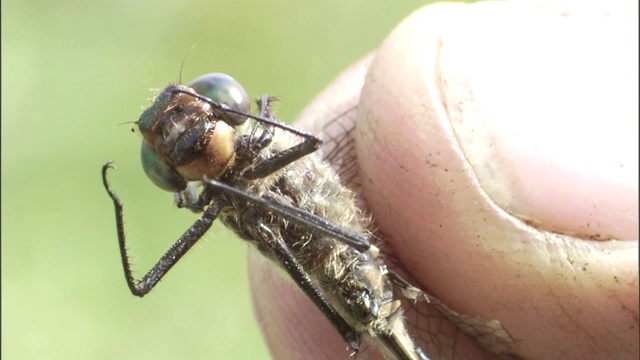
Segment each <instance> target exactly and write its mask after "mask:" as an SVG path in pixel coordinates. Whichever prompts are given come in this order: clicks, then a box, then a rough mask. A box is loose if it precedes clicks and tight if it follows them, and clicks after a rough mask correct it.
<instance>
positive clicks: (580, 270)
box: [249, 4, 639, 359]
mask: <svg viewBox="0 0 640 360" xmlns="http://www.w3.org/2000/svg"><path fill="white" fill-rule="evenodd" d="M491 6H497V7H498V8H487V7H491ZM479 7H480V9H478V7H476V10H471V11H470V10H468V9H470V8H474V6H466V5H440V6H431V7H427V8H425V9H423V10H420V11H418V12H416V13H415V14H413V15H412V16H411V17H410V18H409V19H407V20H406V21H405V22H404V23H403V24H401V25H400V26H399V27H398V28H397V29H396V30H395V31H394V32H393V33H392V35H391V36H390V37H389V38H388V39H387V40H386V41H385V43H384V44H383V45H382V47H381V48H380V49H379V50H378V51H377V53H376V54H375V58H374V59H373V63H372V64H371V65H370V68H369V61H371V58H368V59H366V60H364V61H363V62H361V63H359V64H357V65H355V66H354V68H352V69H350V70H348V71H347V72H345V74H343V75H342V76H341V77H340V78H339V79H338V80H337V81H336V83H334V84H333V85H332V86H331V87H330V88H329V89H328V90H327V91H325V92H324V93H323V94H321V95H320V96H319V97H318V98H316V99H315V100H314V102H313V103H312V104H311V105H310V107H309V108H308V109H307V111H305V112H304V113H303V115H302V119H301V122H299V124H301V126H302V127H304V128H306V129H309V130H311V131H314V132H315V133H320V131H319V130H320V129H322V121H323V120H324V121H326V120H329V119H331V118H332V116H331V114H332V113H340V109H344V108H345V107H348V106H350V105H351V104H353V103H355V102H357V101H358V98H359V94H360V90H359V86H360V84H361V82H362V81H363V77H365V76H366V84H365V87H364V89H363V90H362V98H361V99H360V100H359V101H360V109H359V112H358V118H357V121H358V123H357V127H356V133H355V135H354V136H355V139H356V144H357V150H358V160H359V169H360V179H359V183H360V184H361V185H362V193H363V196H364V198H365V199H366V206H367V209H368V210H369V211H370V212H371V213H372V214H373V216H374V218H375V221H376V225H377V226H379V228H380V230H381V232H382V233H383V234H385V240H386V241H387V242H388V243H389V244H390V246H391V247H393V249H394V250H395V252H396V253H397V255H398V257H399V258H400V259H401V261H402V263H403V264H404V266H405V267H406V268H407V269H408V270H409V272H411V273H412V274H413V275H414V276H415V277H416V278H417V279H418V281H419V284H420V285H421V286H422V287H423V288H425V289H428V290H429V291H430V292H432V293H434V294H435V295H437V296H438V297H439V298H440V299H441V300H443V301H444V302H445V303H446V304H447V305H449V306H450V307H451V308H454V309H455V310H457V311H459V312H461V313H466V314H473V315H476V316H481V317H483V318H486V319H499V320H500V321H501V322H502V323H503V325H504V326H505V327H506V328H507V329H508V331H509V332H510V333H511V335H512V337H513V338H514V339H515V340H516V344H515V345H513V347H512V348H511V350H512V352H513V353H514V354H517V355H518V356H520V357H523V358H528V359H552V358H567V359H571V358H573V359H583V358H619V359H626V358H629V359H632V358H637V357H638V348H639V345H638V336H637V334H638V242H637V239H631V240H628V241H592V240H589V239H591V238H592V237H590V234H589V233H587V232H586V231H585V229H584V228H581V227H580V226H579V225H575V224H579V221H575V222H573V220H572V221H562V222H558V221H556V222H555V223H553V224H549V222H550V221H547V220H545V219H555V218H559V219H566V217H565V216H564V215H562V214H566V213H568V212H571V213H576V212H577V211H580V209H577V210H576V209H575V208H574V209H572V210H571V211H568V210H566V209H564V208H563V207H562V206H563V204H564V203H567V204H570V203H571V196H578V195H576V192H572V191H569V190H571V189H569V190H567V192H566V193H564V192H563V194H562V196H561V198H562V199H566V200H567V201H560V202H559V201H557V198H558V197H560V196H551V195H553V193H551V195H549V194H548V193H547V194H545V193H541V192H539V191H537V189H536V184H540V183H545V182H548V178H549V176H557V177H558V179H557V182H558V183H560V184H565V185H564V186H568V187H572V186H573V184H575V180H571V179H572V178H571V176H574V177H576V172H571V173H560V174H557V172H555V173H551V174H545V176H543V177H540V178H539V179H536V178H533V177H532V176H530V177H529V179H527V181H530V183H527V184H526V186H524V185H522V180H521V179H518V177H517V176H512V174H514V173H519V172H527V171H528V172H529V173H531V172H534V173H535V171H532V170H531V169H532V168H533V166H532V165H531V162H530V161H523V160H522V159H525V157H523V156H522V154H521V153H518V152H516V151H513V152H514V153H515V155H513V156H512V159H510V160H504V161H502V162H500V161H498V160H496V162H500V164H499V165H500V166H503V168H502V169H504V168H506V169H507V170H505V171H504V174H506V176H507V177H508V181H507V182H506V184H507V185H506V186H493V187H491V184H492V183H493V184H495V183H496V182H497V181H493V180H491V179H489V180H487V177H486V174H483V172H482V169H481V166H480V163H479V162H478V160H477V159H478V156H477V154H474V153H473V152H474V151H476V150H477V148H474V147H473V146H469V144H468V143H467V142H468V139H467V138H466V137H465V134H466V133H465V131H467V129H461V127H460V125H459V123H460V117H456V116H455V115H456V114H455V112H454V111H453V110H456V109H455V108H454V106H455V104H456V101H458V100H460V99H459V98H458V97H456V96H459V94H460V93H461V92H462V93H463V94H464V92H465V91H468V92H469V93H473V92H474V91H476V93H480V90H479V89H478V88H477V87H476V88H474V87H473V86H474V85H475V86H477V83H474V82H473V81H471V80H474V79H475V80H477V78H478V77H477V75H476V73H475V72H474V71H478V72H480V73H483V72H484V74H485V75H486V74H487V73H488V72H490V71H493V70H495V69H492V68H491V67H484V68H480V69H478V68H477V67H475V66H474V59H467V60H468V63H465V62H464V61H460V58H461V57H463V54H460V53H458V52H457V51H461V50H460V49H462V50H464V49H468V46H467V45H466V44H464V43H462V44H460V43H455V41H461V39H462V40H464V38H465V36H464V33H463V31H462V33H463V34H462V35H461V31H460V30H459V29H465V28H466V29H470V30H468V31H470V32H472V33H473V35H475V36H474V41H476V42H475V43H474V46H478V47H479V48H491V49H496V48H497V46H496V44H495V43H491V40H492V38H491V37H486V39H485V41H486V42H487V44H484V45H483V44H478V43H477V42H478V41H481V40H482V38H483V37H482V36H480V35H478V32H480V30H479V29H482V27H483V26H486V24H487V23H494V24H495V23H498V22H499V21H500V20H501V19H504V18H509V16H511V17H513V18H517V16H521V15H522V14H523V11H522V9H518V8H516V9H512V8H509V5H507V6H503V5H496V4H486V5H479ZM482 7H484V8H482ZM535 11H539V12H540V14H542V15H541V16H557V17H566V16H567V14H574V12H572V11H571V9H563V8H549V9H533V10H532V9H526V11H525V12H524V13H525V14H526V15H527V19H529V18H530V17H531V15H530V14H531V12H535ZM594 11H595V10H594ZM583 13H584V12H577V15H580V14H583ZM533 17H535V16H533ZM572 19H573V18H572ZM556 20H557V21H562V19H560V20H558V19H556ZM474 21H476V22H477V24H475V25H474ZM522 22H523V23H524V20H522ZM516 23H518V21H516ZM483 24H485V25H483ZM587 24H588V23H587ZM571 26H577V25H575V24H572V25H571ZM569 29H571V27H569ZM526 30H527V28H526V27H525V26H523V28H522V29H517V28H510V32H513V33H517V31H526ZM556 30H557V29H556ZM612 31H616V30H615V29H613V30H612ZM576 33H579V32H576ZM547 35H548V34H547ZM540 36H541V37H542V38H544V34H541V35H540ZM612 36H615V34H613V35H612ZM468 37H471V34H469V35H468ZM449 39H455V41H454V40H451V43H446V41H448V40H449ZM552 39H553V37H551V38H549V39H547V41H551V40H552ZM496 41H498V40H496ZM443 43H444V45H443ZM498 45H499V44H498ZM532 46H533V45H532ZM539 46H540V48H539V49H534V50H535V51H539V52H544V51H545V50H546V48H545V43H544V42H541V43H540V44H539ZM547 46H548V44H547ZM507 50H508V49H507ZM534 50H532V49H528V51H534ZM518 51H523V50H522V49H520V50H518ZM465 55H466V54H465ZM507 55H508V53H507ZM572 55H575V54H572V52H571V51H567V53H565V54H562V56H563V57H564V58H567V57H570V56H572ZM525 60H526V59H524V60H522V61H525ZM587 60H588V59H584V58H582V59H579V61H581V62H585V61H587ZM453 61H456V62H455V63H452V62H453ZM576 61H578V60H576ZM565 63H566V64H569V65H570V64H572V62H571V61H567V62H565ZM539 65H540V64H538V63H532V64H526V63H524V64H522V66H521V67H522V68H524V69H527V71H528V72H533V74H528V75H529V76H530V77H532V78H535V77H536V76H538V77H548V78H549V83H551V84H554V83H556V84H557V83H562V81H563V80H566V81H568V82H569V84H571V83H570V81H569V80H570V79H569V80H567V79H563V78H562V75H563V72H562V67H561V66H558V65H557V64H556V65H555V66H556V67H557V68H555V67H552V68H551V69H550V68H548V67H547V68H545V67H543V66H539ZM561 65H562V64H561ZM589 66H591V67H592V68H593V69H594V72H598V71H599V70H597V69H598V67H599V66H601V67H605V68H606V66H607V65H606V64H599V63H597V62H595V61H594V63H593V64H590V65H589ZM452 69H453V70H452ZM552 71H553V72H552ZM601 71H605V70H601ZM551 72H552V75H551ZM474 76H475V77H474ZM499 76H504V74H502V73H500V72H499V71H497V72H496V73H490V74H489V75H486V77H487V78H490V79H494V80H495V81H496V82H498V83H499V82H500V79H499ZM506 76H512V75H511V74H506ZM631 78H634V77H631ZM469 79H471V80H469ZM635 79H637V77H635ZM465 80H469V81H468V84H465ZM503 81H504V80H503ZM635 81H636V82H637V80H635ZM460 83H463V84H465V86H468V88H465V87H459V84H460ZM541 83H544V82H541ZM481 85H482V83H481ZM516 85H518V82H515V85H513V86H516ZM621 85H624V84H621ZM456 86H458V87H456ZM520 86H522V87H523V89H522V91H519V89H517V88H513V87H511V88H508V89H500V88H491V89H490V93H491V94H493V95H494V96H497V97H500V98H501V99H504V101H505V102H510V101H512V102H517V103H519V104H525V105H526V104H527V101H529V102H530V104H529V105H528V108H533V107H544V102H543V101H544V99H540V98H528V99H520V98H518V96H522V95H521V94H523V93H527V94H531V93H534V94H535V91H530V90H531V89H526V87H527V86H531V84H530V83H522V84H520ZM636 87H637V86H636ZM469 89H471V90H469ZM544 91H545V89H540V93H543V92H544ZM519 94H520V95H519ZM610 100H611V99H610ZM474 105H475V104H474ZM482 105H483V104H480V105H478V107H482ZM551 105H552V104H547V108H548V107H550V106H551ZM555 105H556V106H557V105H558V104H555ZM561 105H562V103H560V106H561ZM520 108H521V107H520ZM555 110H557V111H556V112H554V113H557V112H558V111H564V113H563V114H570V112H571V108H569V109H562V108H559V109H555ZM509 111H515V112H514V113H510V114H508V115H509V119H513V120H512V121H517V120H518V119H521V118H523V116H521V114H519V113H518V112H517V111H518V108H515V109H509ZM587 115H588V113H587V114H586V115H585V114H580V116H581V118H582V121H590V120H589V119H584V117H585V116H587ZM618 115H619V116H632V115H633V114H631V115H629V114H618ZM636 118H637V116H636ZM571 119H572V117H571V116H565V120H566V121H568V120H571ZM557 121H563V119H562V117H560V118H559V119H558V120H557ZM593 121H596V120H593ZM491 124H492V123H491V122H489V126H491ZM623 126H624V123H623ZM563 129H568V130H567V131H570V130H571V128H570V127H564V128H563ZM489 131H493V130H491V129H490V130H489ZM574 135H575V133H571V132H569V133H567V134H566V139H568V140H570V139H572V138H575V136H574ZM636 139H637V138H636ZM598 140H601V139H598ZM632 141H633V139H632ZM632 145H633V144H632ZM575 146H579V144H578V145H575ZM600 146H603V147H605V148H606V147H607V144H601V143H600ZM635 147H636V148H637V140H636V145H635ZM567 149H571V145H569V146H568V147H567ZM558 151H562V147H559V148H558V149H556V153H557V152H558ZM507 152H509V151H507ZM558 158H562V156H558ZM514 159H515V160H514ZM548 162H551V163H553V164H554V166H556V167H560V168H563V166H562V163H561V162H560V163H559V162H558V161H557V159H549V160H548ZM514 163H515V164H516V165H521V167H520V168H517V167H515V166H514V165H513V164H514ZM505 164H506V165H505ZM543 164H544V163H543ZM534 165H536V166H538V167H539V166H540V163H539V162H538V163H536V164H534ZM567 165H568V164H567ZM571 166H572V167H574V166H575V164H573V163H572V164H571ZM587 166H588V163H587ZM514 169H515V170H514ZM592 173H593V171H592V169H591V168H586V169H580V171H578V172H577V174H579V175H580V176H583V177H584V176H590V175H589V174H592ZM504 174H502V175H504ZM531 178H533V179H531ZM636 178H637V176H636ZM608 179H609V184H607V183H606V182H605V183H604V184H603V182H602V181H600V182H594V183H595V184H597V186H598V187H603V186H615V184H616V183H615V182H616V181H617V183H619V182H620V181H622V182H623V183H625V184H628V183H629V182H626V181H624V179H623V180H620V179H619V178H613V177H608ZM605 180H606V179H605ZM536 181H538V182H536ZM611 182H614V184H613V185H611V184H610V183H611ZM488 184H489V185H488ZM528 190H530V191H529V192H528ZM536 191H537V192H536ZM625 191H626V192H627V193H628V194H630V195H627V196H622V197H621V198H622V199H623V200H620V201H612V202H610V203H604V202H603V201H601V198H598V197H596V198H595V199H592V200H591V201H593V202H595V203H597V204H605V205H607V206H609V207H611V208H613V209H619V208H620V207H625V206H626V207H627V208H630V209H631V210H630V211H631V215H629V216H630V217H632V218H635V219H637V217H638V214H637V201H636V202H635V203H633V202H632V203H631V204H630V205H629V204H623V205H620V203H621V202H624V201H626V199H627V198H635V199H637V195H636V196H635V197H634V196H633V194H634V191H635V194H637V184H636V185H635V188H634V187H631V188H630V189H629V188H626V189H625ZM505 193H507V195H504V194H505ZM532 193H533V195H532ZM587 193H589V192H587ZM594 193H595V191H594ZM580 196H584V194H582V195H580ZM598 196H600V195H598ZM504 198H508V199H509V198H513V199H516V200H518V201H520V203H519V204H518V207H517V208H518V210H522V209H524V210H522V211H521V212H525V213H527V214H528V215H531V216H533V217H536V216H538V215H539V214H540V213H541V211H540V209H544V211H545V212H546V213H547V214H551V215H548V216H547V217H546V218H545V217H539V219H541V223H533V222H531V221H527V219H525V217H523V216H521V215H522V213H521V212H517V211H514V208H513V207H512V206H511V204H512V202H504V201H503V199H504ZM532 198H535V200H536V202H535V203H534V202H533V201H531V200H530V199H532ZM523 199H524V200H523ZM600 210H601V211H602V213H606V212H607V211H606V209H605V210H602V209H600ZM611 211H613V210H611ZM615 211H618V210H615ZM633 211H635V213H634V212H633ZM554 213H555V214H558V215H556V216H554V215H553V214H554ZM575 218H581V217H580V216H576V217H575ZM582 218H584V217H582ZM614 220H615V219H614ZM567 222H568V223H569V225H566V227H565V228H562V225H563V224H565V223H567ZM621 223H622V224H617V223H616V222H615V221H613V220H611V219H607V220H606V221H603V222H602V223H601V224H599V226H600V228H599V229H598V231H599V232H606V233H607V234H610V235H611V236H612V237H619V238H628V235H629V234H633V233H634V226H635V229H636V230H635V232H636V233H637V222H636V223H633V222H624V221H622V222H621ZM559 224H560V228H562V229H563V230H565V229H567V228H570V229H578V230H580V231H577V233H578V235H575V234H573V235H567V234H566V231H563V232H556V231H554V230H557V229H558V228H559ZM257 257H259V255H256V254H251V255H250V267H251V269H250V272H249V273H250V274H253V275H251V283H252V289H253V293H254V299H255V300H254V301H255V309H256V314H257V317H258V319H259V321H260V324H261V326H262V327H263V330H264V333H265V337H266V339H267V342H268V344H269V347H270V349H271V351H272V354H273V356H274V358H277V359H294V358H300V356H302V355H309V354H313V357H314V358H323V356H326V357H324V358H327V359H335V358H348V351H347V350H346V349H345V344H344V342H343V341H342V340H341V339H340V337H339V336H338V335H337V334H336V332H335V330H333V329H332V328H331V326H330V325H328V322H327V321H326V320H324V319H323V318H322V315H320V314H319V312H318V311H317V309H315V308H314V306H313V305H312V304H310V302H309V301H308V300H307V299H305V298H304V296H303V295H302V294H301V293H300V292H299V291H298V290H297V289H294V286H293V285H292V284H290V283H287V282H286V281H285V280H282V279H281V278H279V277H277V276H272V275H273V268H272V266H266V265H265V264H264V263H263V262H261V260H258V259H257ZM283 321H284V322H283ZM468 351H477V349H474V348H473V347H469V346H466V347H465V346H463V347H461V349H460V351H459V352H458V353H457V355H458V358H469V356H472V355H470V354H475V355H478V353H475V352H473V353H469V352H468ZM369 355H372V354H370V353H369V352H368V353H365V354H364V356H363V358H367V357H366V356H369ZM475 355H473V356H474V357H477V356H475ZM465 356H466V357H465ZM359 358H360V357H359Z"/></svg>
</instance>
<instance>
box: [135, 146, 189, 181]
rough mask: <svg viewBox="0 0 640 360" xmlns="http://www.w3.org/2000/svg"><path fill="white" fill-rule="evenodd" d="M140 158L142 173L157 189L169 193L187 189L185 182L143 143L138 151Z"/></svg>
mask: <svg viewBox="0 0 640 360" xmlns="http://www.w3.org/2000/svg"><path fill="white" fill-rule="evenodd" d="M140 158H141V160H142V168H143V169H144V173H145V174H147V176H148V177H149V179H151V182H153V183H154V184H156V186H157V187H159V188H161V189H162V190H166V191H171V192H178V191H182V190H184V189H185V188H186V187H187V181H186V180H185V179H184V178H183V177H182V176H180V174H178V173H177V172H176V171H175V170H173V169H172V168H170V167H169V166H168V165H167V164H165V163H164V162H163V161H162V160H161V159H160V158H159V157H158V154H156V152H155V151H154V150H153V149H152V148H151V147H150V146H149V145H147V144H146V143H145V142H144V141H143V142H142V149H141V150H140Z"/></svg>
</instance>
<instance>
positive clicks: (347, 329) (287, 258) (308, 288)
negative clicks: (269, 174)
mask: <svg viewBox="0 0 640 360" xmlns="http://www.w3.org/2000/svg"><path fill="white" fill-rule="evenodd" d="M244 218H245V219H246V221H247V222H248V223H249V224H250V226H253V227H254V228H255V229H256V230H257V231H258V232H259V233H260V235H261V236H262V240H263V241H264V243H265V244H266V245H267V246H268V247H269V248H270V249H272V250H273V252H274V254H275V256H276V257H277V258H278V260H279V262H280V264H281V265H282V267H283V268H284V269H285V271H286V272H287V274H289V276H290V277H291V278H292V279H293V281H294V282H295V283H296V284H297V285H298V287H299V288H300V289H301V290H302V291H303V292H304V293H305V294H306V295H307V296H308V297H309V298H310V299H311V301H313V303H314V304H315V305H316V306H317V307H318V309H320V311H321V312H322V313H323V314H324V316H325V317H326V318H327V319H328V320H329V321H330V322H331V323H332V324H333V326H334V327H335V328H336V330H338V332H339V333H340V335H342V338H343V339H344V340H345V342H346V343H347V344H348V345H349V346H350V347H351V349H352V350H353V354H352V355H355V354H357V353H358V351H359V349H360V338H359V336H358V333H357V332H356V331H355V330H354V329H353V327H352V326H351V325H349V324H348V323H347V322H346V321H345V320H344V318H342V316H340V314H339V313H338V312H337V311H336V309H335V308H334V307H333V305H331V303H329V301H328V300H327V298H326V297H325V296H324V294H323V293H322V291H320V289H319V288H318V287H317V286H316V284H314V283H313V281H312V280H311V278H310V277H309V274H308V273H307V272H306V270H305V269H304V268H303V267H302V265H301V264H300V263H299V262H298V260H297V259H296V257H295V255H294V254H293V253H292V252H291V250H289V248H288V247H287V245H286V243H285V242H284V240H283V239H282V238H281V237H280V236H278V235H276V234H275V233H274V232H273V231H271V229H270V228H269V227H268V226H267V225H265V224H264V223H263V222H262V221H261V220H260V219H259V216H257V215H254V214H252V211H247V213H245V216H244Z"/></svg>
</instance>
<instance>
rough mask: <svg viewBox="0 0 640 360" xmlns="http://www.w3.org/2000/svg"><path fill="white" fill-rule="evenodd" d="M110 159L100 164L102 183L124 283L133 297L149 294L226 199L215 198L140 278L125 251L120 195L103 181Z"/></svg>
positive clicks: (205, 230)
mask: <svg viewBox="0 0 640 360" xmlns="http://www.w3.org/2000/svg"><path fill="white" fill-rule="evenodd" d="M112 164H113V162H111V161H110V162H108V163H106V164H104V165H103V166H102V182H103V184H104V187H105V189H106V190H107V192H108V193H109V196H110V197H111V199H112V200H113V205H114V208H115V212H116V227H117V232H118V245H119V247H120V256H121V259H122V267H123V269H124V275H125V278H126V280H127V285H129V289H130V290H131V293H133V294H134V295H136V296H140V297H142V296H145V295H146V294H147V293H149V292H150V291H151V290H152V289H153V288H154V287H155V286H156V285H157V284H158V282H159V281H160V279H162V278H163V277H164V276H165V275H166V274H167V273H168V272H169V270H171V268H172V267H173V266H174V265H175V264H176V263H177V262H178V261H179V260H180V259H181V258H182V256H184V254H186V253H187V251H189V249H191V248H192V247H193V245H195V243H196V242H198V240H200V238H201V237H202V236H203V235H204V234H205V233H206V232H207V230H209V228H211V225H212V224H213V221H214V220H215V219H216V218H217V217H218V215H219V214H220V212H221V211H222V208H223V207H224V206H225V205H226V202H224V201H222V200H217V201H215V202H213V203H212V204H211V205H210V206H209V207H208V208H207V210H206V211H205V212H204V214H202V216H201V217H200V218H199V219H198V220H196V222H195V223H193V225H191V227H190V228H189V229H188V230H187V231H186V232H185V233H184V234H182V236H180V238H179V239H178V240H177V241H176V242H175V243H174V244H173V245H172V246H171V247H170V248H169V250H168V251H167V252H166V253H165V254H164V255H163V256H162V257H161V258H160V260H158V262H157V263H156V264H155V265H154V266H153V267H152V268H151V270H149V271H148V272H147V273H146V274H145V275H144V276H143V277H142V278H141V279H140V280H136V279H135V278H134V277H133V272H132V270H131V263H130V262H129V256H128V253H127V243H126V236H125V231H124V216H123V205H122V201H120V198H119V197H118V196H117V195H116V193H115V192H114V191H113V189H112V188H111V185H110V184H109V181H108V180H107V171H108V170H109V169H111V168H113V165H112Z"/></svg>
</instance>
